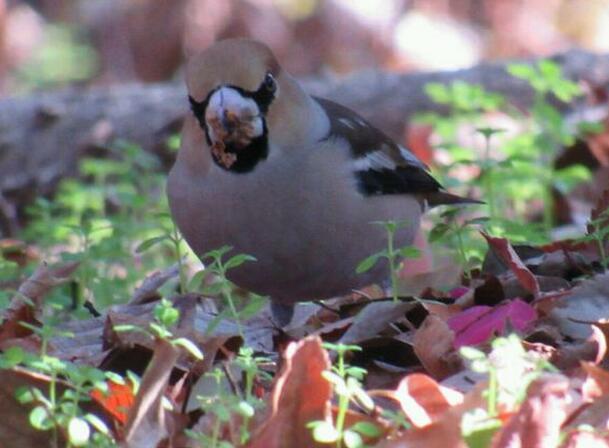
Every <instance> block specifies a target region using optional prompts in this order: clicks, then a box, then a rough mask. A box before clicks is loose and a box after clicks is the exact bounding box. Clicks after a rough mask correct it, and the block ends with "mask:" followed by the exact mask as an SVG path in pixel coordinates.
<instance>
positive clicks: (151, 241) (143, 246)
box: [135, 235, 169, 254]
mask: <svg viewBox="0 0 609 448" xmlns="http://www.w3.org/2000/svg"><path fill="white" fill-rule="evenodd" d="M168 239H169V235H159V236H154V237H152V238H148V239H147V240H145V241H142V242H141V243H140V244H139V245H138V246H137V247H136V248H135V252H136V253H138V254H141V253H142V252H146V251H147V250H149V249H150V248H152V247H154V246H156V245H157V244H159V243H162V242H163V241H166V240H168Z"/></svg>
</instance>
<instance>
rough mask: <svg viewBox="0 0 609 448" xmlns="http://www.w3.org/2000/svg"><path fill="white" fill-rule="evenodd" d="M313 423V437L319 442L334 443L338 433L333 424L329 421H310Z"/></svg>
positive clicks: (338, 435)
mask: <svg viewBox="0 0 609 448" xmlns="http://www.w3.org/2000/svg"><path fill="white" fill-rule="evenodd" d="M312 423H314V424H315V425H312V424H311V423H310V424H309V425H311V426H310V427H312V428H313V439H314V440H315V441H316V442H319V443H334V442H336V441H337V440H338V439H339V437H340V433H339V432H338V431H337V430H336V428H335V427H334V425H333V424H332V423H330V422H325V421H324V422H312Z"/></svg>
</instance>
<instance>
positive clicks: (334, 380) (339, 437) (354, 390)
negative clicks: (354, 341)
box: [307, 343, 381, 448]
mask: <svg viewBox="0 0 609 448" xmlns="http://www.w3.org/2000/svg"><path fill="white" fill-rule="evenodd" d="M324 348H326V349H327V350H332V351H335V352H336V365H334V366H332V370H329V371H325V372H323V374H322V375H323V377H324V378H325V379H326V380H327V381H328V382H329V383H330V384H332V388H333V389H334V393H336V395H337V397H338V410H337V413H336V420H335V421H333V422H327V421H325V420H321V421H314V422H310V423H309V424H308V425H307V426H308V427H309V428H310V429H311V430H312V431H313V439H315V441H317V442H319V443H324V444H333V445H334V446H335V447H336V448H341V447H343V446H345V447H347V448H361V447H363V446H364V442H363V439H362V436H368V437H378V436H379V435H380V434H381V431H380V429H379V428H378V427H377V426H376V425H374V424H371V423H367V422H358V423H355V424H354V425H352V426H350V427H348V428H346V427H345V419H346V417H347V412H348V410H349V405H350V404H354V405H356V406H358V407H359V408H361V409H363V410H365V411H367V412H370V411H372V410H373V409H374V402H373V401H372V399H371V398H370V396H369V395H368V394H367V393H366V391H365V390H364V388H363V386H362V384H361V381H362V380H363V378H364V375H365V374H366V371H365V370H364V369H362V368H360V367H355V366H349V365H347V364H346V362H345V358H346V355H347V354H348V353H349V352H353V351H360V350H361V348H360V347H358V346H356V345H345V344H329V343H325V344H324Z"/></svg>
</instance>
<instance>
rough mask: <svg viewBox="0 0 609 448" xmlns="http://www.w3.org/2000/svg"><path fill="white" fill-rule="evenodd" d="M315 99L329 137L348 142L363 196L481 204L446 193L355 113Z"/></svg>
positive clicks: (418, 163) (408, 155) (413, 159)
mask: <svg viewBox="0 0 609 448" xmlns="http://www.w3.org/2000/svg"><path fill="white" fill-rule="evenodd" d="M315 99H316V100H317V101H318V102H319V104H320V105H321V107H322V108H323V109H324V110H325V111H326V113H327V115H328V117H329V118H330V133H329V135H328V137H327V138H342V139H345V140H347V142H349V145H350V147H351V150H352V153H353V157H354V176H355V177H356V179H357V182H358V186H359V189H360V191H361V192H362V194H365V195H383V194H413V195H416V196H417V197H420V198H421V199H422V200H424V201H426V202H427V203H428V204H429V205H430V206H434V205H441V204H456V203H472V202H473V203H475V202H478V201H474V200H471V199H467V198H462V197H459V196H456V195H453V194H450V193H447V192H446V191H444V189H443V187H442V185H441V184H440V183H439V182H438V181H437V180H436V179H434V178H433V176H432V175H431V174H430V173H429V171H428V168H427V166H426V165H425V164H424V163H423V162H421V161H420V160H419V159H417V158H416V156H415V155H414V154H412V153H411V152H410V151H408V150H407V149H405V148H402V147H400V146H399V145H397V144H396V143H395V142H394V141H393V140H392V139H391V138H389V137H388V136H387V135H385V134H384V133H383V132H382V131H380V130H379V129H378V128H376V127H375V126H373V125H372V124H370V123H369V122H368V121H366V120H365V119H363V118H362V117H360V116H359V115H357V114H356V113H355V112H353V111H351V110H350V109H348V108H346V107H344V106H341V105H340V104H337V103H334V102H332V101H329V100H326V99H323V98H315Z"/></svg>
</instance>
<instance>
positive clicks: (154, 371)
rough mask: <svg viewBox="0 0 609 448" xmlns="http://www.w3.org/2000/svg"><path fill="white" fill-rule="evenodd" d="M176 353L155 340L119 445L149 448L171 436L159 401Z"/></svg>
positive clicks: (173, 347)
mask: <svg viewBox="0 0 609 448" xmlns="http://www.w3.org/2000/svg"><path fill="white" fill-rule="evenodd" d="M179 354H180V350H179V348H178V347H176V346H174V345H173V344H171V343H170V342H168V341H165V340H162V339H159V340H157V341H156V344H155V349H154V354H153V356H152V360H151V361H150V364H148V367H147V368H146V372H145V373H144V376H143V377H142V381H141V383H140V387H139V390H138V393H137V395H136V396H135V400H134V403H133V406H132V407H131V408H130V409H129V411H128V413H127V424H126V425H125V430H124V437H123V445H122V446H124V447H125V448H140V447H141V448H153V447H156V446H157V445H158V444H159V442H160V441H161V440H163V439H165V438H167V437H168V436H170V435H171V434H172V431H171V422H170V421H169V418H168V414H167V412H166V410H165V409H164V408H163V406H162V402H161V401H162V400H161V399H162V398H163V394H164V392H165V389H166V388H167V385H168V381H169V374H170V373H171V370H172V369H173V366H174V364H175V362H176V361H177V359H178V356H179Z"/></svg>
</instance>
